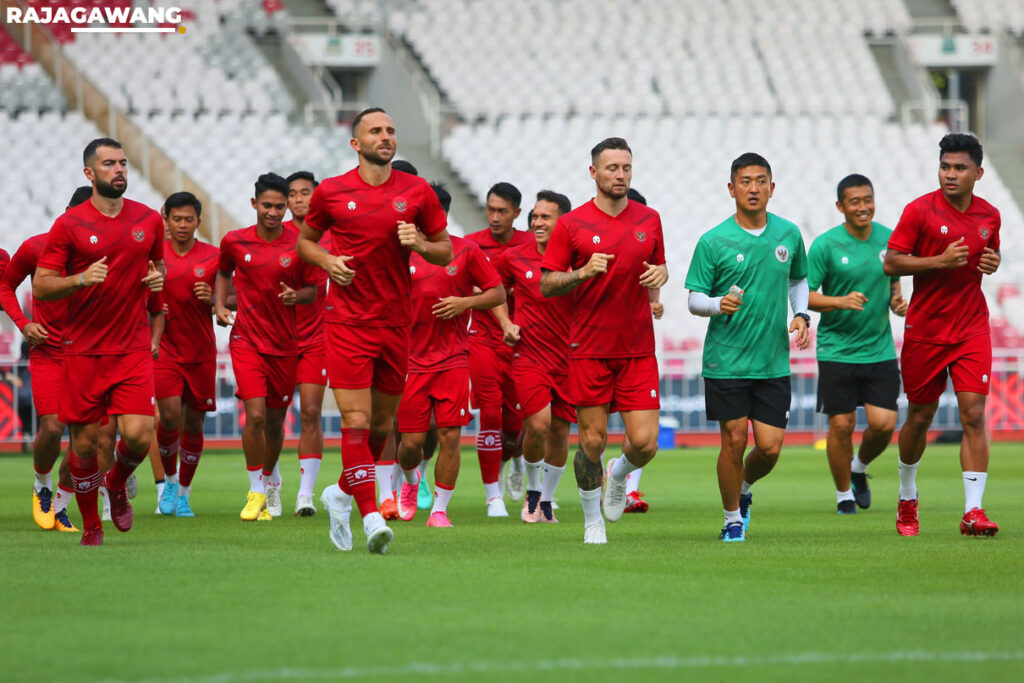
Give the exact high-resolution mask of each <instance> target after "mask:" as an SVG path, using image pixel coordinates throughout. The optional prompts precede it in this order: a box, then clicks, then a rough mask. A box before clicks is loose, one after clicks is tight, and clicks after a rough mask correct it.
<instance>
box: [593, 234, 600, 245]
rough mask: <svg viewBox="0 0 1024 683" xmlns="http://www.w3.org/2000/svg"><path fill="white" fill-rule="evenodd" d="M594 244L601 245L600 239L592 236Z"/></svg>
mask: <svg viewBox="0 0 1024 683" xmlns="http://www.w3.org/2000/svg"><path fill="white" fill-rule="evenodd" d="M594 244H601V238H600V237H599V236H598V235H594Z"/></svg>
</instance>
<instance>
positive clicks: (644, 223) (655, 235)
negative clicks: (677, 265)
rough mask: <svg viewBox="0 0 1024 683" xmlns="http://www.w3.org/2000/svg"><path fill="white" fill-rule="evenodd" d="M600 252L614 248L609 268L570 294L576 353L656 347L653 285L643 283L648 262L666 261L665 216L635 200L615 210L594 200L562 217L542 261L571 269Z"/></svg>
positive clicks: (600, 354)
mask: <svg viewBox="0 0 1024 683" xmlns="http://www.w3.org/2000/svg"><path fill="white" fill-rule="evenodd" d="M595 253H601V254H612V255H614V256H615V258H614V259H612V260H611V261H609V265H608V272H607V273H602V274H601V275H598V276H597V277H593V278H591V279H589V280H587V281H586V282H584V283H583V284H581V285H579V286H578V287H576V289H574V290H572V292H571V293H570V294H568V295H566V296H568V297H571V299H572V307H573V315H572V323H571V324H570V326H569V327H570V333H569V356H570V357H571V358H634V357H638V356H648V355H651V354H653V353H654V323H653V318H652V317H651V304H650V300H649V295H648V291H649V290H647V289H645V288H644V287H641V286H640V276H641V275H642V274H643V272H644V266H643V263H644V261H646V262H647V263H649V264H651V265H655V266H657V265H662V264H664V263H665V242H664V239H663V237H662V232H661V217H660V216H659V215H658V212H657V211H655V210H654V209H651V208H648V207H646V206H644V205H643V204H640V203H639V202H634V201H631V202H629V204H628V206H627V207H626V208H625V209H624V210H623V211H622V213H620V214H619V215H618V216H609V215H608V214H606V213H605V212H604V211H602V210H601V209H599V208H597V205H596V204H595V203H594V201H593V200H590V201H589V202H587V203H586V204H583V205H582V206H580V207H578V208H576V209H573V210H572V211H570V212H569V213H567V214H565V215H563V216H562V217H561V218H559V219H558V224H557V225H555V229H554V230H553V231H552V232H551V240H550V241H549V242H548V247H547V251H546V252H545V253H544V259H543V261H542V262H541V267H542V268H543V269H544V270H552V271H561V272H565V271H569V270H577V269H579V268H582V267H583V266H584V265H586V263H587V261H589V260H590V257H591V256H592V255H593V254H595Z"/></svg>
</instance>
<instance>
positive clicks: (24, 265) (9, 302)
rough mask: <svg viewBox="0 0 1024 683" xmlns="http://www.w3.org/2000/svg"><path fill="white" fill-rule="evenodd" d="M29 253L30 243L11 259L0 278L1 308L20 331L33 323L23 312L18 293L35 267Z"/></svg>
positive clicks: (19, 249)
mask: <svg viewBox="0 0 1024 683" xmlns="http://www.w3.org/2000/svg"><path fill="white" fill-rule="evenodd" d="M29 251H30V247H29V246H28V243H27V242H26V243H25V244H22V245H21V247H19V248H18V251H16V252H14V256H13V257H11V262H10V263H8V264H7V268H6V270H4V273H3V277H0V306H3V309H4V312H5V313H6V314H7V315H9V316H10V317H11V320H13V321H14V324H15V325H17V326H18V329H19V330H23V329H25V325H28V324H29V323H30V322H32V321H31V320H29V319H28V318H27V317H26V316H25V312H24V311H22V310H21V304H20V303H19V302H18V293H17V289H18V286H19V285H20V284H21V283H22V282H24V280H25V278H26V277H28V276H29V275H31V274H32V270H33V265H32V259H31V257H30V256H29V254H28V252H29Z"/></svg>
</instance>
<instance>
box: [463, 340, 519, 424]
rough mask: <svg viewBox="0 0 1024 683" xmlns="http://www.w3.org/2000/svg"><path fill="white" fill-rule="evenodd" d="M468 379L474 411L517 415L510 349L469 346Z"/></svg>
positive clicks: (480, 343) (483, 345) (481, 345)
mask: <svg viewBox="0 0 1024 683" xmlns="http://www.w3.org/2000/svg"><path fill="white" fill-rule="evenodd" d="M469 377H470V379H471V380H472V382H473V407H474V408H483V407H484V406H501V407H502V409H503V412H504V413H505V414H506V415H508V414H512V415H518V411H517V410H516V403H517V401H516V383H515V379H514V378H513V377H512V347H510V346H506V345H505V344H502V345H501V346H491V345H490V344H486V343H484V342H470V344H469Z"/></svg>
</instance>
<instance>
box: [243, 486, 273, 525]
mask: <svg viewBox="0 0 1024 683" xmlns="http://www.w3.org/2000/svg"><path fill="white" fill-rule="evenodd" d="M265 507H267V495H266V494H265V493H256V492H255V491H249V495H248V496H246V499H245V507H244V508H242V512H241V514H240V515H239V517H241V518H242V521H244V522H255V521H256V518H257V517H259V516H260V513H261V512H263V509H264V508H265Z"/></svg>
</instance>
